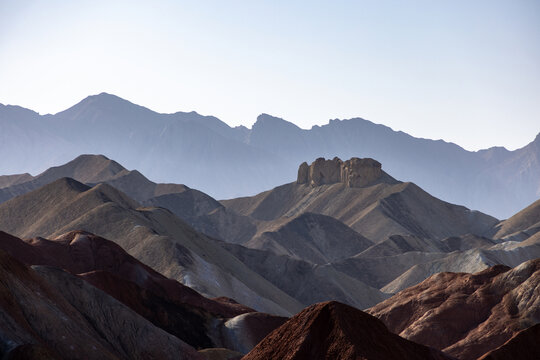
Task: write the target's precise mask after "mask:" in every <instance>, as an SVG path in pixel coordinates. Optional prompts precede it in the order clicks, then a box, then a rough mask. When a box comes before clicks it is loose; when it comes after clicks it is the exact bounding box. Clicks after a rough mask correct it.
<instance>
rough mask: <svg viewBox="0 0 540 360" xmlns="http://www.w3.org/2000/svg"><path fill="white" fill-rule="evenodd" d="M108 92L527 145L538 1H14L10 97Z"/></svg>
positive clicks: (4, 18)
mask: <svg viewBox="0 0 540 360" xmlns="http://www.w3.org/2000/svg"><path fill="white" fill-rule="evenodd" d="M101 92H108V93H111V94H115V95H118V96H120V97H122V98H124V99H127V100H130V101H132V102H134V103H136V104H139V105H143V106H146V107H148V108H150V109H152V110H155V111H158V112H164V113H171V112H176V111H192V110H194V111H197V112H198V113H201V114H204V115H214V116H216V117H218V118H220V119H221V120H223V121H225V122H226V123H227V124H229V125H231V126H237V125H241V124H243V125H246V126H248V127H251V125H252V124H253V123H254V122H255V121H256V117H257V116H258V115H259V114H261V113H268V114H272V115H274V116H278V117H281V118H284V119H286V120H288V121H291V122H293V123H295V124H297V125H298V126H300V127H302V128H305V129H308V128H311V126H313V125H322V124H326V123H328V120H329V119H336V118H339V119H348V118H353V117H362V118H365V119H368V120H371V121H373V122H375V123H379V124H384V125H387V126H390V127H391V128H393V129H394V130H401V131H405V132H407V133H409V134H411V135H413V136H417V137H424V138H431V139H443V140H446V141H451V142H454V143H457V144H458V145H461V146H463V147H464V148H466V149H468V150H478V149H482V148H488V147H491V146H505V147H506V148H508V149H511V150H513V149H516V148H520V147H522V146H524V145H526V144H527V143H529V142H530V141H532V140H533V139H534V138H535V136H536V135H537V134H538V133H539V132H540V1H538V0H506V1H501V0H466V1H462V0H452V1H450V0H448V1H443V0H438V1H435V0H424V1H421V0H409V1H391V0H388V1H387V0H371V1H369V0H357V1H339V0H335V1H296V0H289V1H279V0H274V1H263V0H261V1H247V0H246V1H235V0H229V1H205V0H198V1H181V0H176V1H165V0H154V1H137V0H131V1H113V0H107V1H101V0H92V1H85V0H78V1H70V0H65V1H58V0H0V103H2V104H13V105H20V106H23V107H26V108H30V109H32V110H35V111H37V112H39V113H41V114H46V113H56V112H59V111H61V110H64V109H66V108H68V107H70V106H72V105H74V104H75V103H77V102H79V101H80V100H82V99H83V98H85V97H86V96H88V95H94V94H98V93H101Z"/></svg>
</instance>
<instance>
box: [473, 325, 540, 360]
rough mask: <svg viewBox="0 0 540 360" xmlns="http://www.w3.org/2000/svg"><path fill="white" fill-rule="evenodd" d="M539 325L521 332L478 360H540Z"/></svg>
mask: <svg viewBox="0 0 540 360" xmlns="http://www.w3.org/2000/svg"><path fill="white" fill-rule="evenodd" d="M538 340H540V324H536V325H534V326H531V327H530V328H528V329H525V330H522V331H520V332H519V333H517V334H516V335H514V337H512V338H511V339H510V340H508V341H507V342H505V343H504V344H503V345H501V346H499V347H498V348H497V349H495V350H492V351H490V352H488V353H487V354H486V355H484V356H482V357H481V358H480V360H538V359H540V346H539V345H538Z"/></svg>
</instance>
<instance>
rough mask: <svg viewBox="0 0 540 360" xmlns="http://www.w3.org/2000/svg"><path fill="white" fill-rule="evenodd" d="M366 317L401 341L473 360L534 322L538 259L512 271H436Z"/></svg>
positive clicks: (539, 310)
mask: <svg viewBox="0 0 540 360" xmlns="http://www.w3.org/2000/svg"><path fill="white" fill-rule="evenodd" d="M369 313H371V314H372V315H374V316H376V317H377V318H379V319H380V320H382V321H383V322H384V323H385V325H386V326H387V327H388V328H389V329H390V331H392V332H394V333H396V334H399V335H400V336H402V337H404V338H406V339H409V340H411V341H415V342H418V343H420V344H424V345H427V346H431V347H434V348H436V349H439V350H442V351H444V352H445V353H447V354H449V355H452V356H455V357H457V358H459V359H463V360H465V359H476V358H478V357H480V356H482V355H483V354H485V353H486V352H488V351H490V350H493V349H494V348H496V347H498V346H501V345H503V344H504V343H505V342H506V341H508V340H509V339H511V338H512V336H514V335H516V334H517V333H518V332H519V331H521V330H524V329H526V328H528V327H530V326H533V325H535V324H537V323H538V322H539V321H540V259H536V260H531V261H528V262H525V263H523V264H521V265H519V266H517V267H516V268H514V269H511V268H509V267H506V266H501V265H498V266H494V267H491V268H489V269H487V270H484V271H482V272H479V273H475V274H467V273H440V274H437V275H434V276H432V277H430V278H429V279H427V280H425V281H423V282H422V283H420V284H418V285H416V286H413V287H410V288H408V289H406V290H403V291H401V292H400V293H398V294H396V295H395V296H393V297H391V298H390V299H388V300H385V301H384V302H382V303H380V304H378V305H376V306H375V307H373V308H371V309H370V310H369Z"/></svg>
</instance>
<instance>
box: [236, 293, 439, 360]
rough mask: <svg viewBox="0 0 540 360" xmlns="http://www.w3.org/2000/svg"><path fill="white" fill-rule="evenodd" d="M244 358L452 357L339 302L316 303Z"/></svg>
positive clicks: (284, 359) (367, 358)
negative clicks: (420, 343) (396, 332)
mask: <svg viewBox="0 0 540 360" xmlns="http://www.w3.org/2000/svg"><path fill="white" fill-rule="evenodd" d="M243 359H244V360H255V359H260V360H263V359H283V360H293V359H298V360H301V359H302V360H303V359H306V360H307V359H342V360H356V359H366V360H371V359H373V360H375V359H418V360H420V359H423V360H428V359H440V360H442V359H450V358H449V357H447V356H445V355H444V354H442V353H441V352H438V351H436V350H434V349H430V348H428V347H426V346H422V345H419V344H416V343H414V342H412V341H407V340H405V339H403V338H400V337H399V336H397V335H394V334H392V333H391V332H389V331H388V330H387V329H386V327H385V326H384V325H383V323H382V322H380V321H379V320H377V319H376V318H374V317H372V316H370V315H368V314H366V313H364V312H362V311H360V310H357V309H355V308H352V307H350V306H347V305H344V304H340V303H338V302H327V303H320V304H316V305H312V306H310V307H308V308H306V309H304V310H302V312H300V313H299V314H297V315H295V316H294V317H292V318H291V319H290V320H289V321H287V322H286V323H285V324H283V325H282V326H281V327H279V328H277V329H276V330H274V331H273V332H272V333H270V334H269V335H268V336H267V337H266V338H265V339H264V340H263V341H262V342H260V343H259V345H257V346H256V347H255V348H254V349H253V350H251V352H249V353H248V354H247V355H246V356H245V357H244V358H243Z"/></svg>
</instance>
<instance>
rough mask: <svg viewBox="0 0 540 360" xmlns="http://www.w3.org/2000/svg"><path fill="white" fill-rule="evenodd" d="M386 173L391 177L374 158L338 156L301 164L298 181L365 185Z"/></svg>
mask: <svg viewBox="0 0 540 360" xmlns="http://www.w3.org/2000/svg"><path fill="white" fill-rule="evenodd" d="M384 175H386V177H387V180H389V179H390V176H388V175H387V174H385V173H384V172H383V171H382V169H381V163H380V162H378V161H376V160H373V159H369V158H367V159H359V158H356V157H353V158H351V159H350V160H346V161H342V160H341V159H339V158H337V157H335V158H333V159H332V160H325V159H324V158H318V159H317V160H315V161H314V162H313V163H311V165H308V164H307V163H306V162H304V163H302V164H301V165H300V167H299V168H298V179H297V180H296V183H297V184H309V185H311V186H320V185H328V184H335V183H344V184H345V185H346V186H347V187H363V186H368V185H370V184H373V183H374V182H375V181H377V180H379V179H381V178H382V177H383V176H384ZM392 180H393V179H392ZM394 182H395V180H394Z"/></svg>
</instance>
